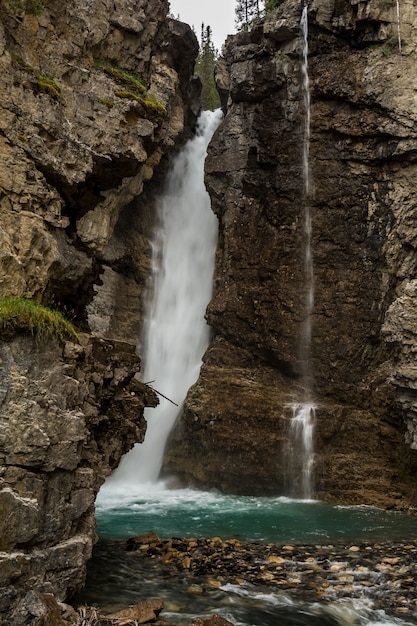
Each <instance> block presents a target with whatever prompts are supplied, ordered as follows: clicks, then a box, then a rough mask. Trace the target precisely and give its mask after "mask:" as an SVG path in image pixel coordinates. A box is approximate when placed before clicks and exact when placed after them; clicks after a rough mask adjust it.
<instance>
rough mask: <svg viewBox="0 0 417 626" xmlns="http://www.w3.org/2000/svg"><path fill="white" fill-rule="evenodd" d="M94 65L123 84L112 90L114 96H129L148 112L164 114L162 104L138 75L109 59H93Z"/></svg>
mask: <svg viewBox="0 0 417 626" xmlns="http://www.w3.org/2000/svg"><path fill="white" fill-rule="evenodd" d="M95 66H96V68H98V69H100V70H102V71H103V72H105V73H106V74H107V75H108V76H111V77H112V78H113V79H114V80H115V81H116V82H117V83H118V84H119V85H121V86H123V89H119V90H116V91H115V92H114V95H115V96H117V97H118V98H131V99H132V100H136V101H137V102H139V104H141V105H142V106H143V108H144V109H145V110H146V111H148V112H154V113H159V114H166V109H165V107H164V105H163V104H162V103H161V102H159V100H157V98H156V97H155V96H154V95H153V94H152V93H150V92H149V91H148V90H147V88H146V87H145V85H144V84H143V81H142V80H141V79H140V78H139V77H138V76H135V75H134V74H132V73H131V72H129V71H127V70H125V69H123V68H121V67H118V66H117V65H114V64H113V63H110V62H109V61H104V60H101V59H97V60H96V61H95ZM106 104H107V103H106Z"/></svg>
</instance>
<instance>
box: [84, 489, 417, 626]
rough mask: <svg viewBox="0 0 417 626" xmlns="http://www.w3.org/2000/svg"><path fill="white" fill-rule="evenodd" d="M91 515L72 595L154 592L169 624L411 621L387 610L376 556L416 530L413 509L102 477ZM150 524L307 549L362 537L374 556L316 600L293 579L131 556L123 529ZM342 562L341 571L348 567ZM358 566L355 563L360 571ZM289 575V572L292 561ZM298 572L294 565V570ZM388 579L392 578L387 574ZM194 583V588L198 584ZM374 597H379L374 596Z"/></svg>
mask: <svg viewBox="0 0 417 626" xmlns="http://www.w3.org/2000/svg"><path fill="white" fill-rule="evenodd" d="M97 521H98V533H99V535H100V541H99V543H98V545H97V546H96V548H95V551H94V556H93V559H92V560H91V562H90V564H89V575H88V579H87V586H86V589H85V591H84V592H83V594H82V595H80V596H79V597H78V598H77V600H76V603H77V604H80V603H86V604H90V605H95V606H99V607H100V608H101V610H102V611H103V612H105V613H106V612H111V611H114V610H118V609H120V608H125V607H126V606H129V605H132V604H136V603H138V602H140V601H141V600H145V599H149V598H155V597H157V598H161V599H162V600H164V603H165V607H164V611H163V613H162V614H161V617H163V618H164V620H166V621H168V623H170V624H176V625H183V624H184V625H185V624H189V623H190V621H191V619H192V618H193V617H194V616H197V615H198V616H208V615H210V614H212V613H217V614H219V615H221V616H223V617H224V618H226V619H228V620H230V621H231V623H232V624H235V625H236V626H272V625H274V626H277V625H279V626H298V625H303V626H315V625H322V626H326V625H329V626H331V625H335V626H336V625H340V626H362V625H367V624H372V625H374V626H383V625H385V626H394V625H395V626H404V625H406V624H417V614H416V615H415V616H413V614H412V613H408V614H407V616H406V619H405V618H404V619H403V618H401V617H398V615H397V614H395V612H394V614H392V611H390V610H388V608H389V607H391V608H392V606H391V605H392V597H394V598H395V597H396V593H397V591H396V589H395V588H394V590H392V588H389V587H387V581H386V580H385V579H383V578H381V575H382V574H381V571H380V564H379V562H380V560H381V558H382V557H381V550H382V554H383V553H384V545H386V546H387V550H388V546H389V545H391V544H393V543H395V542H398V541H403V542H404V541H407V540H409V541H412V540H413V539H415V538H417V519H416V518H415V517H412V516H408V515H405V514H401V513H396V512H387V511H383V510H380V509H377V508H373V507H365V506H358V507H354V506H337V505H329V504H325V503H321V502H318V501H314V500H309V501H307V500H291V499H289V498H284V497H279V498H255V497H242V496H227V495H224V494H219V493H216V492H202V491H195V490H191V489H184V490H171V489H167V488H166V487H165V485H164V484H163V483H158V484H157V485H148V486H142V487H140V488H138V489H137V490H136V492H134V491H132V489H131V487H129V488H126V489H122V488H119V489H114V488H111V489H107V490H106V487H105V488H104V489H103V490H102V492H101V494H100V499H99V502H98V505H97ZM148 531H154V532H155V533H157V534H158V535H159V536H160V537H161V538H169V537H215V536H218V537H221V538H222V540H227V539H231V538H236V539H239V540H241V541H245V540H249V541H253V540H254V541H255V542H257V543H258V542H259V545H260V546H262V545H264V544H268V545H270V544H272V543H273V544H278V545H281V546H282V545H286V544H291V545H293V546H297V545H299V544H303V546H305V545H306V544H309V545H310V548H309V549H310V550H311V554H312V555H313V556H314V555H315V553H319V552H320V550H321V546H326V549H327V550H329V549H330V551H333V552H334V551H336V552H337V549H338V546H342V545H343V546H352V545H355V544H356V545H358V546H360V545H364V542H367V550H368V557H370V558H371V559H372V545H373V544H375V545H376V544H378V550H379V556H378V558H377V557H376V556H375V571H369V572H368V574H367V578H366V581H364V580H363V578H360V577H359V578H358V580H357V581H356V583H355V584H354V585H353V586H351V587H352V591H351V593H347V594H346V591H344V592H343V593H342V592H339V593H338V589H339V587H340V585H334V590H333V587H331V589H332V592H331V593H327V594H326V597H323V599H322V600H321V601H319V602H318V601H317V599H316V598H313V597H312V596H311V594H310V593H307V591H306V592H305V593H303V587H302V585H301V586H300V585H295V589H294V590H293V591H291V590H287V589H285V590H284V591H280V589H279V587H277V585H269V586H268V585H265V584H263V585H253V584H247V583H241V584H234V583H230V582H224V583H223V584H221V586H220V587H212V586H211V585H210V584H209V583H208V580H207V577H206V578H201V577H200V578H198V579H196V578H195V577H194V578H193V576H192V575H191V574H190V573H189V572H185V571H184V570H179V571H175V572H174V573H173V570H172V569H169V568H168V566H167V565H165V564H164V563H163V562H162V561H161V560H160V559H155V558H152V557H151V558H146V559H144V558H137V557H135V556H132V554H130V553H127V552H126V551H125V541H124V540H125V539H127V538H129V537H132V536H137V535H141V534H143V533H146V532H148ZM304 549H305V548H304V547H303V550H304ZM336 552H334V554H335V553H336ZM387 553H388V552H387ZM390 554H391V553H390ZM298 558H299V557H298ZM343 558H344V557H343ZM332 559H334V560H332ZM378 559H379V560H378ZM340 560H341V559H340V557H339V558H338V559H337V558H336V557H331V559H330V560H329V559H327V558H326V561H328V564H327V565H326V568H327V570H329V569H331V568H332V567H333V568H335V569H337V568H338V567H341V566H339V563H340ZM368 560H369V558H368ZM367 562H368V561H367ZM290 563H291V561H290ZM294 567H296V565H294ZM346 567H347V566H346ZM349 567H350V568H351V565H349ZM349 567H348V568H347V569H346V573H347V575H348V576H350V577H351V576H352V572H351V570H350V569H349ZM404 567H405V566H402V569H403V570H404ZM378 568H379V569H378ZM261 569H262V568H261ZM363 569H364V568H361V567H359V566H358V567H357V570H358V571H360V572H361V571H362V570H363ZM343 572H345V570H343ZM288 575H289V576H291V575H292V574H291V572H290V571H289V572H288ZM303 576H304V574H300V579H302V578H303ZM362 577H363V574H362ZM336 582H337V581H336ZM390 584H391V583H390ZM392 584H393V585H394V586H395V585H396V584H400V583H397V582H395V580H394V582H393V583H392ZM195 585H197V586H198V588H199V592H198V593H197V594H196V593H195V590H193V589H194V587H195ZM365 585H367V586H365ZM384 585H385V586H384ZM298 587H300V588H301V591H300V589H299V588H298ZM345 589H346V588H345ZM388 592H389V594H388ZM398 593H400V587H399V588H398ZM392 594H394V596H392ZM381 595H382V601H381ZM385 595H386V597H387V602H386V604H387V610H384V597H385ZM388 595H389V598H390V599H389V601H388ZM339 596H340V597H339ZM375 598H379V599H378V602H377V603H376V602H375Z"/></svg>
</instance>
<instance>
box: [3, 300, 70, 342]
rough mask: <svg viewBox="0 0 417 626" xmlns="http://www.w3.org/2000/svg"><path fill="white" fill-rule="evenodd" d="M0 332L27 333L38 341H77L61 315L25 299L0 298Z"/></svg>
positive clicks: (68, 323)
mask: <svg viewBox="0 0 417 626" xmlns="http://www.w3.org/2000/svg"><path fill="white" fill-rule="evenodd" d="M0 331H1V332H2V334H15V333H21V332H28V333H31V334H32V335H35V336H36V337H37V338H38V339H49V338H52V337H56V338H58V339H61V340H64V339H77V332H76V330H75V328H74V326H73V325H72V324H71V322H69V321H68V320H67V319H65V317H64V316H63V315H62V313H60V312H59V311H56V310H54V309H49V308H48V307H45V306H42V305H40V304H36V302H33V301H32V300H26V299H25V298H0Z"/></svg>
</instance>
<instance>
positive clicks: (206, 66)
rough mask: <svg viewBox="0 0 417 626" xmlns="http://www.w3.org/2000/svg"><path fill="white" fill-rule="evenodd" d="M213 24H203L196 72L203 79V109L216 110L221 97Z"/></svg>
mask: <svg viewBox="0 0 417 626" xmlns="http://www.w3.org/2000/svg"><path fill="white" fill-rule="evenodd" d="M212 34H213V33H212V29H211V26H204V24H201V41H200V52H199V53H198V57H197V61H196V73H197V74H198V76H199V77H200V79H201V83H202V86H203V87H202V90H201V104H202V106H203V109H205V110H210V111H214V110H215V109H217V108H219V106H220V97H219V94H218V92H217V89H216V84H215V82H214V64H215V62H216V58H217V56H218V52H217V50H216V49H215V47H214V44H213V41H212Z"/></svg>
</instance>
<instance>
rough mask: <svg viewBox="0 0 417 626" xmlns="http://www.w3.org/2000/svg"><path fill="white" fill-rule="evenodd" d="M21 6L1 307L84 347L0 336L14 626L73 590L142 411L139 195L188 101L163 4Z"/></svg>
mask: <svg viewBox="0 0 417 626" xmlns="http://www.w3.org/2000/svg"><path fill="white" fill-rule="evenodd" d="M29 4H30V3H19V2H1V3H0V18H1V19H0V160H1V164H2V166H1V169H0V297H5V296H7V297H8V296H16V297H25V298H31V299H34V300H35V301H37V302H40V303H42V304H46V305H52V306H54V307H57V308H59V309H61V310H63V311H64V312H66V313H67V314H68V315H69V316H70V317H71V319H72V320H74V322H75V325H76V326H77V327H78V328H80V327H81V328H82V329H83V330H84V331H88V332H91V334H92V335H94V336H95V337H93V336H92V335H91V334H88V333H86V334H81V335H80V343H79V344H76V343H67V344H66V345H65V346H62V345H61V344H59V343H55V342H53V341H47V342H46V343H42V342H37V341H36V340H35V339H34V338H32V337H30V336H28V337H24V336H23V335H22V336H20V335H18V336H16V337H15V338H14V339H13V338H10V337H9V336H8V338H7V340H6V337H4V336H2V337H1V341H0V363H1V376H0V379H1V380H0V535H1V538H0V560H1V565H0V622H1V623H4V624H7V625H9V624H12V623H13V624H14V625H15V626H17V625H18V624H21V623H22V624H24V623H32V622H33V620H34V619H35V618H39V619H40V618H41V613H42V611H44V610H45V607H43V608H42V606H43V599H42V598H44V597H46V596H45V594H46V595H48V594H55V596H56V598H58V599H59V600H63V599H65V598H67V597H70V596H71V594H72V593H73V592H75V591H76V590H78V589H79V588H80V586H81V585H82V583H83V581H84V577H85V565H86V560H87V559H88V558H89V556H90V554H91V549H92V545H93V543H94V541H95V521H94V501H95V497H96V494H97V492H98V489H99V487H100V486H101V484H102V483H103V481H104V479H105V477H106V476H108V475H109V474H110V473H111V471H112V470H114V469H115V468H116V467H117V465H118V463H119V462H120V459H121V456H122V455H123V454H124V453H125V452H127V451H128V450H129V449H130V448H131V447H132V446H133V444H134V443H136V442H140V441H142V440H143V437H144V432H145V425H146V424H145V420H144V419H143V408H144V406H145V405H154V404H155V403H156V397H155V396H154V395H153V394H152V392H150V391H149V390H147V389H146V387H144V386H140V384H137V383H133V382H132V381H133V377H134V375H135V373H136V372H138V371H139V370H140V361H139V359H138V357H137V355H136V352H135V344H136V341H137V335H138V329H139V326H140V307H141V301H142V296H143V288H144V286H145V284H146V280H147V276H148V273H149V269H148V260H147V258H148V256H149V243H148V240H147V239H146V233H147V232H148V231H149V229H150V227H151V216H152V200H151V199H150V198H151V196H152V194H153V193H154V192H152V193H151V192H150V191H148V189H151V188H152V186H154V187H156V188H158V186H159V185H160V180H161V176H162V174H161V172H162V173H163V171H164V169H165V165H164V162H165V160H167V158H168V157H167V155H168V153H169V152H170V151H172V150H173V148H174V147H175V146H176V144H177V143H179V142H181V141H182V140H183V139H184V138H185V137H187V136H188V135H189V134H190V132H191V131H192V129H193V127H194V124H195V120H196V116H197V114H198V110H199V102H198V96H199V90H200V84H199V81H198V80H195V79H194V78H193V67H194V60H195V57H196V54H197V51H198V45H197V40H196V37H195V35H194V34H193V32H192V31H191V28H190V27H188V26H186V25H185V24H181V23H180V22H177V21H175V20H171V19H168V18H167V13H168V8H169V3H168V1H167V0H162V1H161V0H139V1H138V0H116V2H114V1H113V0H112V1H110V0H93V1H91V2H87V3H86V2H84V1H81V0H80V1H78V0H76V1H75V2H71V3H67V2H60V1H59V0H48V2H47V3H46V2H45V3H44V4H45V5H46V6H45V7H44V10H42V11H39V12H38V14H36V15H34V14H33V13H31V12H30V10H24V9H23V8H22V7H24V6H26V9H28V8H29ZM42 4H43V3H42ZM138 196H141V201H139V200H137V198H138ZM145 216H146V217H145ZM139 223H140V224H141V228H142V230H140V229H139V228H138V224H139ZM137 249H138V250H139V252H138V254H136V250H137ZM8 335H9V334H8ZM104 337H105V338H106V339H103V338H104ZM31 594H32V595H31ZM39 594H40V595H39ZM48 597H49V596H48ZM39 598H41V600H39ZM41 605H42V606H41ZM33 607H35V608H33ZM36 607H37V608H36ZM33 611H35V612H33ZM39 611H41V612H39ZM42 615H43V613H42ZM2 620H3V622H2ZM57 623H58V622H57Z"/></svg>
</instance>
